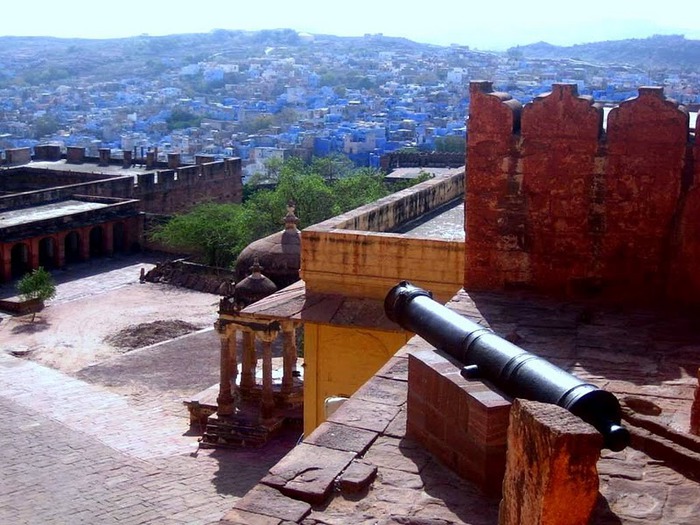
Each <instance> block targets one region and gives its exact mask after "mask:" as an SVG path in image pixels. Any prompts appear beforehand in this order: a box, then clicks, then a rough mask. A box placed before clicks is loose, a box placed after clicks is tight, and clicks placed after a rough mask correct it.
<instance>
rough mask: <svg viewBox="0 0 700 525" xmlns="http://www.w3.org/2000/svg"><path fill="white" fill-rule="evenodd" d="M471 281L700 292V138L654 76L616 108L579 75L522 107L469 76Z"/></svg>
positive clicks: (686, 297)
mask: <svg viewBox="0 0 700 525" xmlns="http://www.w3.org/2000/svg"><path fill="white" fill-rule="evenodd" d="M470 92H471V108H470V115H469V122H468V141H467V149H468V158H469V162H468V166H467V177H466V190H467V192H466V210H467V211H466V228H467V240H466V257H465V258H466V262H465V287H466V288H467V289H470V290H498V289H504V288H509V287H523V288H529V289H534V290H537V291H541V292H545V293H550V294H554V295H560V296H567V295H568V296H584V297H603V298H606V299H614V300H622V301H639V300H643V301H655V300H664V301H679V300H680V301H683V302H688V301H689V302H695V303H697V302H700V301H699V300H698V292H700V276H698V271H697V270H696V269H695V267H696V265H695V266H694V265H693V262H694V261H697V260H698V256H700V193H699V191H700V190H698V189H697V186H698V183H697V182H696V181H697V180H698V176H699V175H700V170H699V168H698V165H699V164H700V163H699V162H698V160H697V159H698V158H699V155H700V145H699V144H698V143H697V141H695V140H694V138H693V135H692V134H691V133H690V130H689V127H688V126H689V116H688V112H687V111H686V109H685V108H684V107H682V106H679V105H678V104H676V103H675V102H673V101H671V100H668V99H666V98H665V97H664V95H663V89H662V88H656V87H643V88H640V89H639V95H638V96H637V97H635V98H633V99H630V100H628V101H625V102H623V103H622V104H620V105H619V106H618V107H616V108H613V109H612V110H610V113H609V115H608V118H607V126H606V127H604V119H603V116H604V112H603V108H602V106H600V105H598V104H596V103H595V102H594V101H593V100H592V99H591V98H590V97H583V96H578V93H577V90H576V86H575V85H573V84H555V85H554V86H552V91H551V93H548V94H546V95H543V96H541V97H538V98H536V99H535V100H533V101H532V102H531V103H528V104H526V105H525V106H523V105H522V104H520V103H519V102H518V101H516V100H513V99H512V98H510V97H509V96H508V95H507V94H504V93H495V92H493V91H492V86H491V83H489V82H473V83H472V84H471V86H470Z"/></svg>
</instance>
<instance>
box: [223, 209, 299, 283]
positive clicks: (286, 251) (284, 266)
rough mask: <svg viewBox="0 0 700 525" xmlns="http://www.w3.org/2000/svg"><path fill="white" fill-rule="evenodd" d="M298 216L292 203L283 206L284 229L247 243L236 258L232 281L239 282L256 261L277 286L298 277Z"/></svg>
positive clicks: (293, 280)
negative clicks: (285, 207)
mask: <svg viewBox="0 0 700 525" xmlns="http://www.w3.org/2000/svg"><path fill="white" fill-rule="evenodd" d="M298 224H299V219H298V218H297V216H296V215H295V214H294V203H293V202H290V203H289V204H288V205H287V215H286V216H285V218H284V230H283V231H281V232H277V233H273V234H272V235H268V236H267V237H263V238H262V239H258V240H257V241H254V242H252V243H250V244H249V245H248V246H246V248H245V249H244V250H243V251H242V252H241V253H240V255H239V256H238V259H236V280H237V281H239V282H240V281H242V280H243V279H245V278H246V276H247V275H248V270H249V269H250V268H251V267H252V266H253V264H255V262H256V261H257V262H258V263H259V264H260V265H261V266H262V267H263V268H265V275H266V276H267V277H268V278H269V279H271V280H272V282H274V283H275V285H276V286H277V288H278V289H282V288H285V287H287V286H289V285H290V284H292V283H295V282H296V281H298V280H299V269H300V268H301V232H300V231H299V228H297V225H298Z"/></svg>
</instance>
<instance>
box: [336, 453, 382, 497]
mask: <svg viewBox="0 0 700 525" xmlns="http://www.w3.org/2000/svg"><path fill="white" fill-rule="evenodd" d="M376 475H377V466H376V465H370V464H369V463H365V462H363V461H357V460H355V461H352V462H351V463H350V465H348V468H346V469H345V471H344V472H343V473H342V474H341V475H340V480H339V481H338V486H339V487H340V490H341V492H344V493H356V492H362V491H363V490H365V489H366V488H367V487H369V486H370V484H371V483H372V481H373V480H374V478H375V477H376Z"/></svg>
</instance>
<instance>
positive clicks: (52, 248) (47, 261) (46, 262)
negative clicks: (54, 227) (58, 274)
mask: <svg viewBox="0 0 700 525" xmlns="http://www.w3.org/2000/svg"><path fill="white" fill-rule="evenodd" d="M57 248H58V247H57V246H56V239H54V238H53V237H44V238H43V239H41V240H40V241H39V266H43V267H44V268H47V269H50V268H55V267H56V256H57V253H56V252H57Z"/></svg>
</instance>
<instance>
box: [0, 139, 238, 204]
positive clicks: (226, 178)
mask: <svg viewBox="0 0 700 525" xmlns="http://www.w3.org/2000/svg"><path fill="white" fill-rule="evenodd" d="M50 154H51V152H46V151H44V150H40V155H42V156H44V155H50ZM103 157H105V158H104V159H103V164H104V162H106V161H107V160H106V155H104V154H103ZM41 158H42V160H43V159H44V157H41ZM81 159H82V160H81V161H80V162H77V161H76V162H73V164H76V163H82V162H83V160H85V157H84V156H82V157H81ZM88 160H91V161H96V159H88ZM110 162H119V163H121V162H122V161H121V160H119V159H111V161H110ZM64 166H67V165H61V166H60V168H59V167H58V166H57V167H56V169H52V168H47V167H32V166H31V165H30V164H29V165H24V166H18V167H16V168H12V169H8V170H5V171H4V172H3V174H2V177H0V195H1V196H0V209H8V208H15V207H26V206H33V205H37V204H41V203H43V202H48V201H53V200H60V199H65V198H69V197H70V196H71V195H73V194H80V195H90V196H97V197H119V198H125V199H140V200H141V210H142V211H145V212H147V213H154V214H162V215H170V214H173V213H177V212H181V211H183V210H187V209H189V208H191V207H192V206H193V205H195V204H197V203H199V202H203V201H211V202H241V201H242V199H243V183H242V168H241V160H240V159H238V158H233V159H225V160H223V161H212V162H203V163H201V164H196V165H190V166H181V167H177V168H174V169H164V170H154V171H152V172H148V173H143V172H140V173H134V172H133V171H132V172H129V171H128V170H126V169H125V170H124V174H118V175H114V174H106V173H100V168H99V166H97V165H95V171H94V172H92V173H88V172H86V171H79V170H78V168H75V169H71V168H70V167H69V168H68V169H63V168H64Z"/></svg>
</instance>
